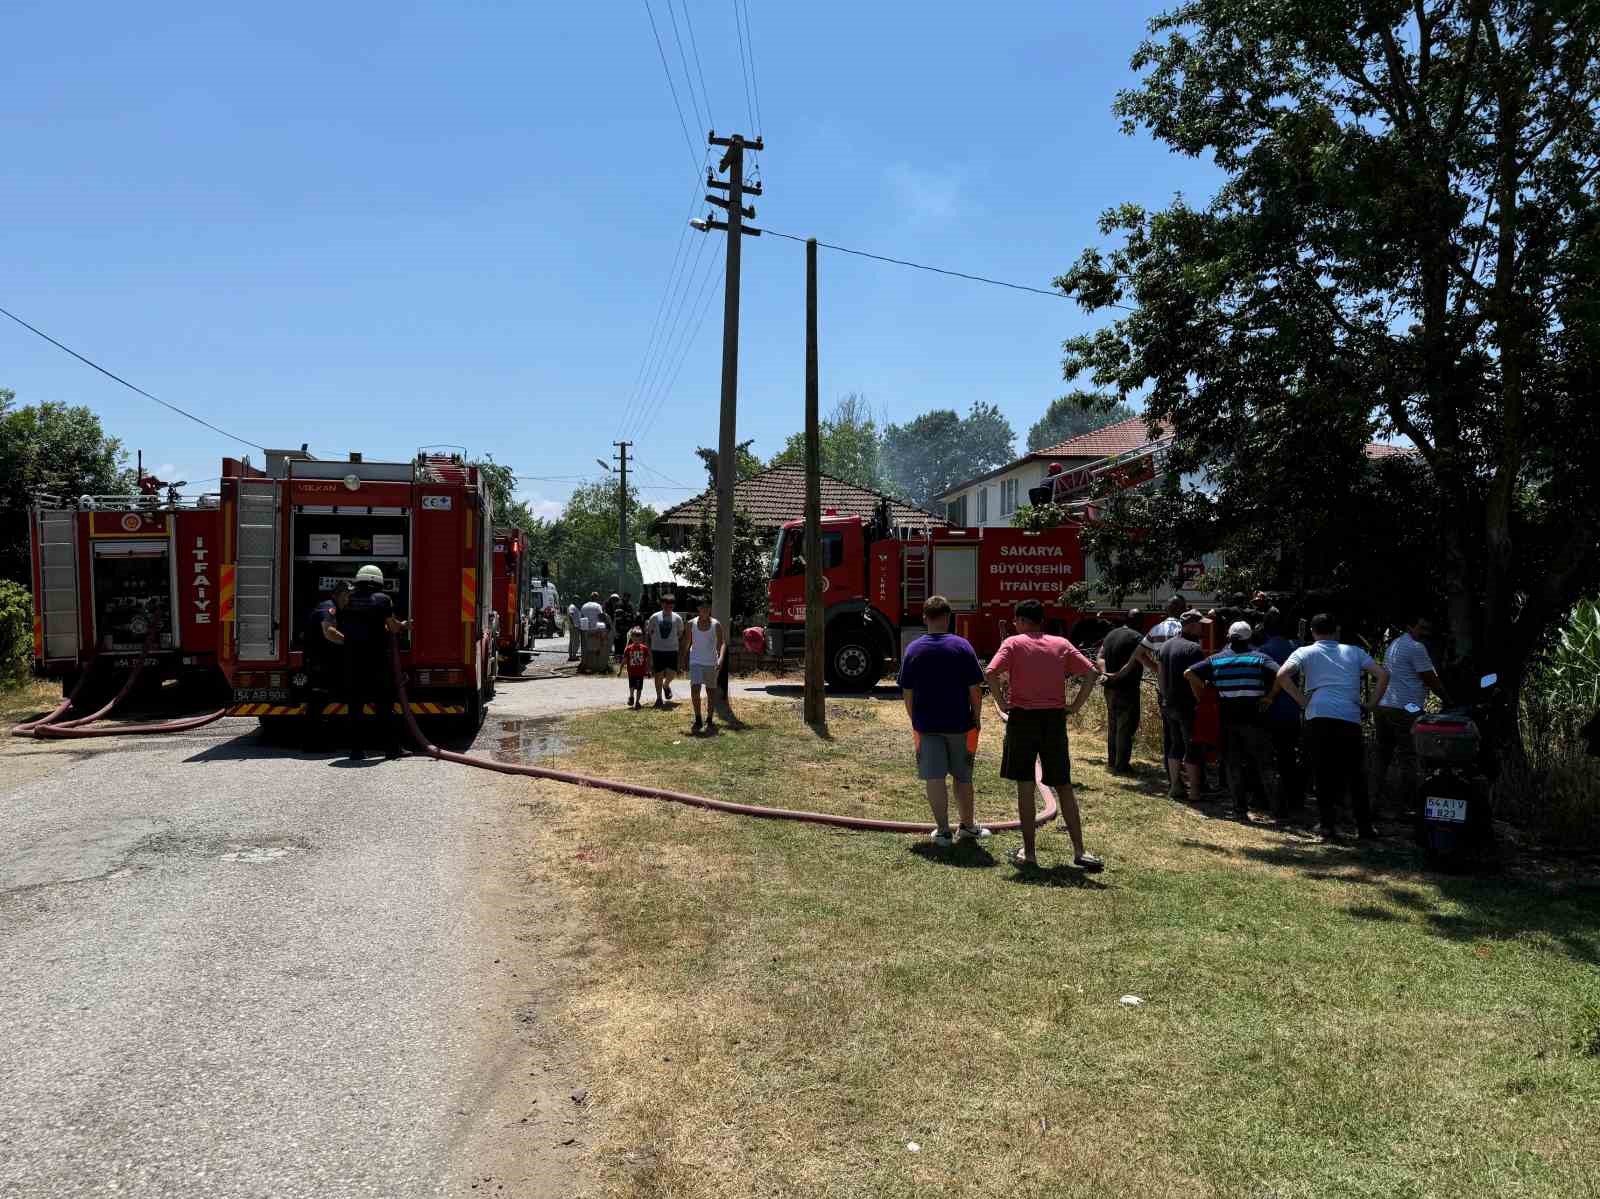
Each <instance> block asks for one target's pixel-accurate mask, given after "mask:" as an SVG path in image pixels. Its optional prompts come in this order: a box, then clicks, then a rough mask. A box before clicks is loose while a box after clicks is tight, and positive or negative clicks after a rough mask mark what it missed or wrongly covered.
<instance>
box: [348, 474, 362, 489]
mask: <svg viewBox="0 0 1600 1199" xmlns="http://www.w3.org/2000/svg"><path fill="white" fill-rule="evenodd" d="M344 485H345V488H346V489H347V490H349V491H359V490H360V489H361V476H360V475H346V476H345V477H344Z"/></svg>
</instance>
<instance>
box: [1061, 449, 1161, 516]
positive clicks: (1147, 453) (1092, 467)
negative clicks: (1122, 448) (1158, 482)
mask: <svg viewBox="0 0 1600 1199" xmlns="http://www.w3.org/2000/svg"><path fill="white" fill-rule="evenodd" d="M1171 445H1172V435H1171V434H1170V433H1169V434H1168V435H1167V436H1165V437H1158V438H1156V439H1155V440H1154V441H1152V442H1149V443H1148V444H1146V445H1142V446H1140V447H1139V448H1138V449H1136V450H1130V451H1128V452H1127V453H1126V454H1111V455H1109V456H1108V457H1105V458H1100V459H1097V460H1096V461H1094V462H1086V463H1084V464H1083V465H1082V466H1079V467H1075V468H1074V469H1072V470H1069V471H1065V472H1063V473H1062V474H1059V475H1057V476H1055V483H1054V484H1053V487H1054V492H1053V495H1052V499H1053V501H1054V502H1055V503H1057V504H1062V503H1066V504H1073V503H1075V502H1076V503H1077V504H1087V503H1088V499H1087V498H1086V497H1087V493H1088V492H1090V491H1092V490H1093V489H1094V485H1095V484H1096V483H1098V482H1099V481H1100V480H1101V479H1102V478H1104V477H1105V476H1106V475H1107V474H1108V473H1110V472H1111V471H1116V470H1122V469H1124V468H1126V467H1129V466H1132V465H1134V464H1135V463H1137V462H1143V461H1144V460H1145V459H1147V458H1155V459H1156V462H1155V463H1154V464H1153V465H1154V466H1155V468H1156V470H1157V471H1158V472H1159V470H1160V467H1161V461H1160V460H1161V458H1162V457H1163V456H1165V454H1166V452H1167V450H1168V449H1169V448H1170V447H1171Z"/></svg>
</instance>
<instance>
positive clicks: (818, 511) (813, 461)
mask: <svg viewBox="0 0 1600 1199" xmlns="http://www.w3.org/2000/svg"><path fill="white" fill-rule="evenodd" d="M805 547H806V548H805V554H806V642H805V649H806V694H805V719H806V723H807V724H809V725H810V726H811V727H812V728H813V729H815V730H816V731H817V732H819V733H820V732H823V731H824V730H826V729H827V727H828V708H827V704H826V702H825V700H824V699H823V691H822V688H823V677H822V674H823V660H824V659H823V642H822V637H823V633H822V435H821V431H820V430H819V428H818V424H817V239H816V238H814V237H812V238H808V239H807V240H806V540H805Z"/></svg>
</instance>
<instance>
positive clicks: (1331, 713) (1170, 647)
mask: <svg viewBox="0 0 1600 1199" xmlns="http://www.w3.org/2000/svg"><path fill="white" fill-rule="evenodd" d="M1265 601H1266V597H1265V596H1263V595H1258V596H1256V597H1255V598H1254V600H1253V601H1252V604H1251V606H1250V607H1249V608H1245V609H1242V610H1233V611H1224V612H1222V613H1218V612H1216V611H1212V612H1209V613H1207V612H1201V611H1200V610H1199V609H1197V608H1193V607H1191V606H1190V605H1189V604H1188V603H1187V601H1185V600H1184V599H1183V597H1182V596H1181V595H1179V596H1174V597H1173V599H1172V600H1171V601H1170V602H1169V603H1168V605H1167V612H1166V616H1165V618H1164V619H1162V620H1160V621H1158V622H1157V623H1155V624H1154V625H1153V626H1152V627H1150V628H1149V629H1148V630H1146V629H1145V627H1144V626H1145V624H1146V618H1145V617H1144V614H1143V613H1141V612H1140V611H1138V610H1137V609H1135V610H1132V611H1130V612H1128V613H1127V614H1126V617H1125V619H1123V620H1121V621H1120V622H1119V623H1118V624H1117V626H1116V627H1114V628H1112V629H1111V630H1110V631H1109V632H1108V633H1107V634H1106V636H1105V637H1104V639H1103V640H1102V641H1101V643H1100V645H1099V648H1098V650H1097V652H1096V657H1095V659H1094V660H1093V661H1091V660H1090V659H1089V658H1088V657H1086V656H1085V655H1084V654H1083V653H1082V652H1080V651H1079V650H1078V649H1077V648H1076V647H1075V646H1074V645H1073V644H1072V643H1071V642H1070V641H1068V640H1067V639H1066V638H1064V637H1060V636H1054V635H1051V634H1049V633H1046V632H1045V631H1044V627H1043V626H1044V607H1043V605H1042V604H1041V603H1040V602H1039V601H1037V600H1025V601H1023V602H1022V603H1020V604H1018V605H1017V607H1016V612H1015V616H1016V626H1017V632H1016V634H1015V635H1013V636H1010V637H1007V638H1006V639H1005V640H1004V641H1003V642H1002V643H1001V645H1000V648H999V650H998V651H997V652H996V653H995V655H994V656H993V657H992V658H991V659H990V661H989V663H988V665H987V668H985V667H984V666H983V665H982V664H980V663H979V661H978V657H977V654H976V653H975V652H974V650H973V648H972V646H971V644H970V643H968V642H967V641H966V640H965V639H964V638H962V637H959V636H956V635H955V634H953V633H951V632H950V627H949V626H950V607H949V604H948V603H947V602H946V601H945V600H944V599H943V597H940V596H931V597H929V599H928V601H927V603H926V605H925V607H924V613H925V616H926V620H927V629H928V632H927V634H926V635H925V636H923V637H921V638H918V639H917V640H916V641H914V642H913V643H912V644H911V645H910V646H908V647H907V649H906V652H905V655H904V657H903V659H902V665H901V671H900V685H901V688H902V691H903V694H904V697H905V705H906V711H907V713H908V714H909V715H910V718H911V723H912V728H913V730H914V733H915V738H916V745H917V769H918V775H919V777H921V778H922V779H923V780H924V782H925V785H926V789H927V797H928V803H929V807H930V809H931V811H932V813H933V817H934V821H935V827H934V829H933V831H932V838H933V841H934V843H935V844H936V845H939V846H945V845H949V844H951V843H953V842H954V841H958V840H968V839H979V838H983V837H987V836H988V835H989V830H987V829H984V828H982V827H980V826H979V825H978V824H977V823H976V822H975V818H974V814H973V786H972V773H973V766H974V761H975V757H976V751H977V730H978V729H979V728H980V727H981V725H982V720H983V696H984V685H985V683H987V684H988V685H989V689H990V692H991V694H993V695H994V697H995V700H996V703H997V706H998V707H999V708H1000V710H1001V712H1002V714H1003V715H1005V716H1006V717H1007V722H1006V729H1005V738H1004V747H1003V749H1002V752H1001V760H1000V776H1001V777H1002V778H1004V779H1007V780H1009V781H1012V782H1014V783H1015V784H1016V786H1017V801H1018V819H1019V823H1020V826H1021V833H1022V842H1023V844H1022V846H1021V848H1019V849H1018V850H1016V851H1015V852H1014V853H1013V854H1012V861H1013V862H1014V863H1015V864H1017V865H1019V866H1023V867H1027V866H1032V865H1033V864H1034V862H1035V860H1036V859H1035V829H1034V789H1035V782H1036V781H1037V782H1039V783H1043V784H1045V785H1047V786H1050V787H1053V788H1054V789H1055V790H1056V793H1057V796H1058V799H1059V803H1060V819H1061V822H1062V824H1063V826H1064V827H1065V829H1066V831H1067V833H1068V835H1069V836H1070V838H1071V840H1072V845H1073V860H1074V862H1075V863H1076V864H1077V865H1078V866H1079V867H1081V868H1083V869H1087V870H1097V869H1099V868H1100V867H1101V863H1100V860H1099V859H1098V858H1096V857H1095V856H1094V855H1093V854H1090V853H1088V852H1087V851H1086V850H1085V848H1084V843H1083V832H1082V827H1081V820H1080V818H1079V813H1078V806H1077V803H1076V797H1075V795H1074V793H1073V788H1072V778H1071V768H1070V761H1069V758H1068V752H1067V724H1066V718H1067V716H1068V715H1069V714H1071V713H1072V712H1075V711H1077V710H1078V709H1079V708H1081V707H1082V706H1083V704H1084V703H1085V702H1086V701H1087V700H1088V698H1089V696H1090V694H1091V693H1092V692H1093V690H1094V689H1095V684H1096V683H1098V684H1099V685H1100V690H1101V693H1102V695H1103V696H1104V698H1105V705H1106V713H1105V715H1106V765H1107V769H1108V770H1110V771H1111V772H1112V773H1113V774H1121V775H1131V774H1134V773H1135V770H1134V766H1133V746H1134V740H1135V737H1136V736H1137V733H1138V729H1139V723H1140V718H1141V711H1142V706H1143V705H1142V690H1143V688H1144V687H1145V686H1146V683H1147V680H1148V682H1149V683H1151V684H1153V686H1154V690H1155V695H1156V707H1157V711H1158V712H1159V714H1160V718H1161V746H1162V759H1163V761H1164V769H1165V783H1166V786H1167V789H1168V793H1169V794H1170V795H1171V796H1172V798H1174V799H1180V800H1186V801H1188V802H1191V803H1195V804H1207V803H1210V802H1212V801H1214V800H1217V799H1221V798H1226V799H1227V800H1228V801H1229V804H1230V814H1231V815H1232V816H1233V817H1234V818H1236V819H1239V820H1243V821H1249V820H1251V819H1252V809H1254V810H1255V811H1256V812H1258V813H1262V814H1265V815H1269V816H1270V817H1271V818H1273V819H1277V820H1285V821H1287V820H1294V819H1296V818H1298V817H1299V815H1300V814H1301V812H1302V811H1303V809H1304V805H1305V801H1306V798H1307V794H1308V792H1309V791H1314V792H1315V795H1316V801H1317V816H1318V823H1317V829H1316V831H1317V833H1318V834H1319V835H1321V836H1323V837H1328V838H1332V837H1335V836H1337V835H1338V820H1339V817H1340V812H1341V809H1342V808H1343V807H1344V805H1345V804H1346V802H1348V805H1349V808H1350V811H1351V814H1352V815H1353V817H1354V819H1355V824H1356V832H1357V835H1358V836H1360V837H1362V838H1370V837H1375V836H1377V832H1378V830H1377V825H1376V818H1375V815H1374V811H1373V803H1372V798H1373V792H1374V791H1375V792H1376V793H1377V795H1378V796H1379V797H1380V798H1381V799H1384V800H1387V801H1388V802H1389V804H1390V805H1391V808H1392V811H1393V813H1394V815H1395V816H1396V817H1398V818H1400V819H1408V818H1409V817H1410V816H1411V815H1412V814H1413V811H1414V807H1415V804H1416V803H1417V791H1416V757H1415V752H1414V749H1413V746H1412V739H1411V725H1412V723H1413V722H1414V721H1415V720H1416V718H1417V716H1418V715H1419V714H1420V713H1421V712H1422V710H1423V708H1424V706H1425V705H1426V702H1427V698H1428V693H1429V692H1432V693H1434V694H1435V695H1437V696H1439V697H1440V699H1441V700H1445V701H1446V702H1448V699H1447V697H1446V693H1445V688H1444V686H1443V684H1442V683H1441V681H1440V678H1439V674H1438V672H1437V670H1436V669H1435V667H1434V665H1433V661H1432V658H1431V657H1430V656H1429V652H1428V649H1427V647H1426V644H1425V642H1426V641H1427V639H1428V637H1429V636H1430V635H1431V632H1432V629H1431V626H1430V624H1429V621H1428V620H1427V619H1426V618H1425V617H1422V616H1414V617H1413V618H1411V619H1410V620H1408V621H1407V623H1406V627H1405V631H1404V632H1402V633H1401V634H1400V635H1399V636H1398V637H1396V638H1395V639H1394V640H1393V641H1392V642H1391V643H1390V644H1389V646H1388V648H1387V650H1386V652H1385V654H1384V661H1383V662H1382V663H1381V664H1380V663H1379V662H1378V661H1377V660H1376V659H1375V658H1374V657H1373V655H1372V654H1371V653H1370V652H1369V651H1368V650H1367V649H1366V648H1365V647H1363V646H1362V645H1358V644H1347V643H1346V642H1344V641H1342V640H1341V639H1340V627H1339V622H1338V620H1337V619H1336V618H1334V617H1333V616H1332V615H1330V614H1327V613H1321V614H1318V615H1315V616H1313V617H1312V618H1311V619H1310V621H1309V622H1308V623H1307V625H1306V629H1305V632H1306V634H1307V635H1306V636H1301V637H1295V636H1291V628H1290V626H1289V624H1288V622H1287V621H1286V620H1285V619H1284V618H1283V616H1282V614H1281V613H1280V612H1279V611H1278V610H1277V609H1276V608H1274V607H1272V606H1271V604H1270V603H1269V602H1265ZM1296 631H1298V630H1296ZM1208 645H1215V646H1216V647H1217V648H1214V649H1208V648H1207V646H1208ZM1369 687H1370V694H1369V692H1368V688H1369ZM1069 691H1071V694H1070V695H1069ZM1368 715H1370V716H1372V718H1373V721H1374V730H1375V732H1374V742H1375V750H1376V752H1375V754H1374V756H1373V775H1374V779H1373V782H1372V786H1371V787H1369V780H1368V774H1367V770H1368V765H1367V751H1366V740H1365V737H1364V734H1363V725H1362V722H1363V719H1364V718H1365V717H1366V716H1368ZM1397 759H1398V762H1399V765H1400V775H1401V787H1400V789H1399V790H1398V791H1397V792H1394V791H1390V789H1389V787H1388V782H1389V773H1390V768H1391V766H1392V765H1393V764H1394V762H1395V761H1396V760H1397ZM1214 776H1215V777H1214ZM947 779H949V780H953V782H954V784H955V790H956V798H957V802H958V807H959V820H958V823H957V825H956V827H955V829H954V830H953V831H952V830H951V828H950V824H949V817H948V809H949V796H948V789H947V782H946V780H947Z"/></svg>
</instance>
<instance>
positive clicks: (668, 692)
mask: <svg viewBox="0 0 1600 1199" xmlns="http://www.w3.org/2000/svg"><path fill="white" fill-rule="evenodd" d="M661 690H662V691H664V692H665V693H666V696H667V698H668V699H671V698H672V684H671V683H668V684H667V685H666V686H665V687H663V688H662V689H661Z"/></svg>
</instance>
